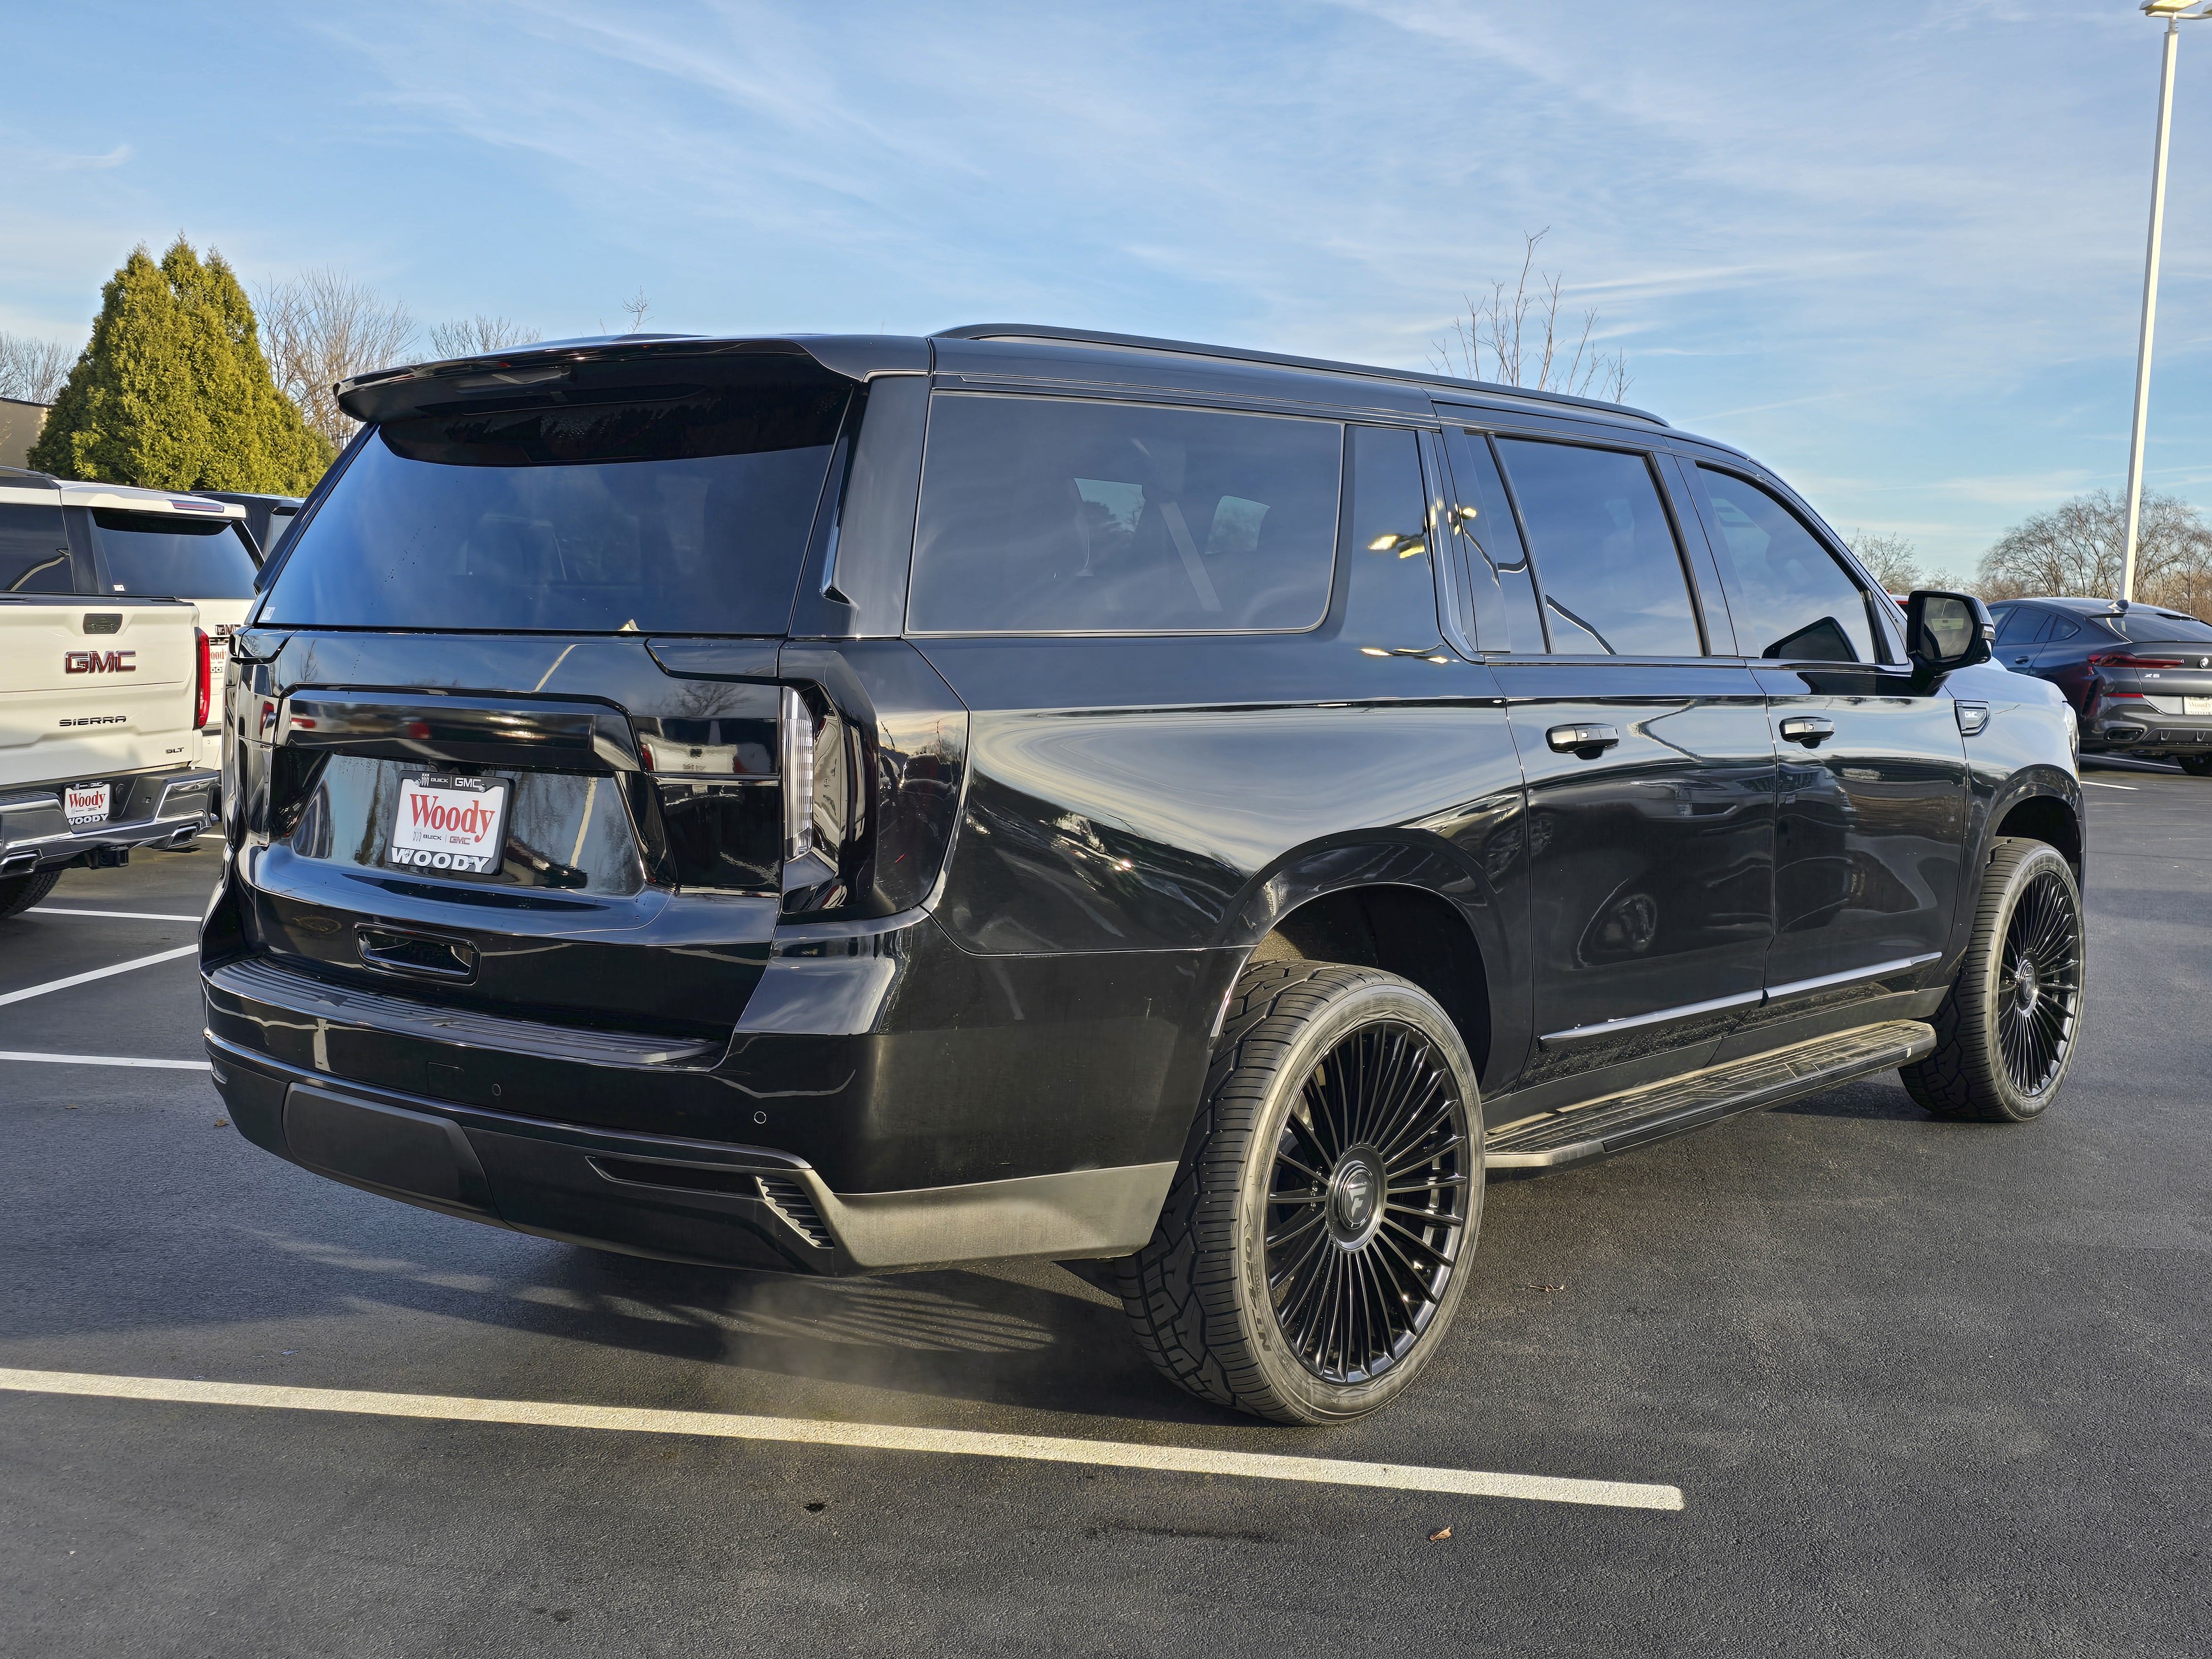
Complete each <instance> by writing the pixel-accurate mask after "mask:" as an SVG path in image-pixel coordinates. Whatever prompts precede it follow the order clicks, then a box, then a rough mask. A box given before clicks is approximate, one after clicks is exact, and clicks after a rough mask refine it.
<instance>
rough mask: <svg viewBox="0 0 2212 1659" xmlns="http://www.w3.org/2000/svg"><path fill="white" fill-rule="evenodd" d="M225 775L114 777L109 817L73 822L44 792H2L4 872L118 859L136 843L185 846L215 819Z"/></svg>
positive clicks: (0, 862)
mask: <svg viewBox="0 0 2212 1659" xmlns="http://www.w3.org/2000/svg"><path fill="white" fill-rule="evenodd" d="M221 800H222V774H221V773H220V772H216V771H212V770H208V769H198V768H195V769H191V770H186V771H176V772H152V773H144V774H141V775H137V776H134V777H123V778H118V779H116V780H115V793H114V795H113V796H112V803H113V804H112V807H111V808H110V811H109V817H108V821H107V822H106V823H99V824H89V825H85V826H82V827H74V826H72V825H71V824H70V821H69V819H68V817H67V816H66V815H65V814H64V812H63V811H62V804H61V797H60V796H59V795H58V794H57V793H51V792H49V791H47V790H44V789H31V790H22V791H16V792H12V793H6V794H4V795H0V875H8V876H17V875H24V874H27V873H29V872H33V871H36V870H49V869H52V868H54V867H56V866H62V865H70V864H95V865H97V864H106V863H119V862H121V861H122V858H121V856H120V855H127V854H129V852H130V851H131V848H138V847H155V846H161V845H181V844H182V843H183V842H188V841H190V840H191V838H192V837H193V836H197V835H198V834H199V833H200V832H201V831H203V830H204V829H208V828H209V827H210V826H211V825H212V824H213V823H215V821H216V811H217V810H218V806H219V803H220V802H221Z"/></svg>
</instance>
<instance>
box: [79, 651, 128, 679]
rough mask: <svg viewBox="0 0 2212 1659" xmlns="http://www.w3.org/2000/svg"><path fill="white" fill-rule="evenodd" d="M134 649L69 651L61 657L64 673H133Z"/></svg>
mask: <svg viewBox="0 0 2212 1659" xmlns="http://www.w3.org/2000/svg"><path fill="white" fill-rule="evenodd" d="M137 654H138V653H137V652H136V651H71V652H69V653H66V654H65V655H64V657H63V658H62V672H64V674H135V673H137V671H138V665H137V663H135V662H133V661H131V658H133V657H135V656H137Z"/></svg>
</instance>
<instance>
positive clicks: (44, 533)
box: [0, 501, 76, 593]
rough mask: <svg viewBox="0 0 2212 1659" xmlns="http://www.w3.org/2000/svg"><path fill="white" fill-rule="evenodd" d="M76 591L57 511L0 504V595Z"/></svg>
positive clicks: (26, 504) (23, 504)
mask: <svg viewBox="0 0 2212 1659" xmlns="http://www.w3.org/2000/svg"><path fill="white" fill-rule="evenodd" d="M73 592H76V574H75V573H74V572H73V571H72V570H71V569H70V553H69V532H68V531H67V530H65V529H64V527H63V526H62V510H61V508H60V507H58V506H55V507H44V506H39V505H35V504H33V503H30V502H26V501H0V593H73Z"/></svg>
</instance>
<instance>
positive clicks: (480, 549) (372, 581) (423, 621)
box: [262, 357, 851, 634]
mask: <svg viewBox="0 0 2212 1659" xmlns="http://www.w3.org/2000/svg"><path fill="white" fill-rule="evenodd" d="M608 371H614V372H625V373H627V374H628V375H629V380H626V381H625V382H623V383H619V384H612V385H594V384H590V383H588V382H586V383H584V384H580V385H578V386H575V387H574V389H573V390H569V391H566V392H562V393H560V394H556V395H560V396H564V397H568V398H574V399H576V400H577V401H574V402H570V403H565V404H559V405H557V406H552V407H548V406H546V405H545V404H543V403H534V404H532V405H530V406H527V407H521V408H510V409H507V410H473V409H472V410H468V411H467V412H465V413H453V414H438V415H425V416H416V417H413V418H410V419H405V420H398V421H392V422H386V424H384V425H382V426H380V427H379V428H377V429H376V430H375V431H374V433H372V434H371V435H369V437H368V440H367V441H365V442H364V443H363V444H362V446H361V447H360V448H359V449H357V450H356V452H355V453H354V456H353V459H351V461H350V462H349V463H348V465H347V466H346V470H345V472H344V474H343V476H342V477H340V478H339V479H338V480H337V483H335V484H333V485H332V486H331V491H330V493H329V495H326V496H325V498H324V500H323V502H322V504H321V506H320V507H319V508H318V509H317V510H316V513H315V515H314V517H313V519H312V520H310V521H309V522H308V523H307V525H306V526H303V527H301V529H299V530H297V531H295V532H292V533H291V534H289V536H288V537H287V538H286V544H287V546H288V548H289V554H288V556H287V557H286V558H285V560H284V562H283V567H282V568H280V569H279V570H278V572H277V574H276V580H275V581H274V584H273V585H272V587H271V590H270V596H269V600H268V604H267V605H266V607H265V609H264V612H263V616H262V620H263V621H264V622H265V623H270V624H272V625H275V626H278V627H284V626H300V625H306V626H314V625H317V624H320V625H323V626H326V627H355V628H421V629H499V630H522V631H559V632H571V631H573V632H578V633H599V632H621V631H625V630H637V631H641V632H646V633H655V632H658V633H675V634H781V633H782V632H783V631H784V629H785V627H786V626H787V623H789V621H790V618H791V601H792V594H793V591H794V590H795V589H796V587H797V586H798V582H799V567H800V565H801V564H802V563H803V562H804V561H805V555H806V545H807V539H808V537H809V534H810V532H811V529H812V526H813V523H814V513H815V507H816V504H817V501H819V500H820V498H821V495H822V489H823V481H824V480H825V479H826V477H828V474H829V459H830V455H831V453H832V450H833V447H834V446H835V444H836V437H837V431H838V426H839V422H841V421H842V418H843V415H844V410H845V406H846V404H847V401H848V398H849V396H850V391H851V385H850V382H848V381H846V380H842V379H841V378H839V377H837V376H836V375H832V374H829V373H828V372H827V371H824V370H819V369H815V368H812V366H811V364H805V363H802V362H795V361H794V360H793V359H789V358H781V357H779V358H770V359H765V360H763V359H754V360H751V361H750V362H711V363H707V364H701V363H699V362H696V361H693V360H681V359H679V360H677V361H675V362H667V363H663V364H659V365H656V366H655V368H654V371H653V372H654V373H656V374H659V377H660V379H659V380H658V381H653V382H647V383H644V384H640V383H638V380H637V376H638V374H639V373H640V371H639V370H638V369H637V368H635V366H633V365H608V366H605V369H603V370H602V371H601V372H602V373H605V372H608Z"/></svg>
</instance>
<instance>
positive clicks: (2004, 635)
mask: <svg viewBox="0 0 2212 1659" xmlns="http://www.w3.org/2000/svg"><path fill="white" fill-rule="evenodd" d="M2050 622H2051V613H2050V612H2049V611H2038V610H2037V609H2036V608H2035V607H2034V606H2033V605H2015V606H2013V607H2012V609H2011V610H2009V611H2006V612H2005V614H2004V617H2003V619H2002V621H2001V622H2000V623H1999V624H1998V626H1997V643H1998V644H1999V645H2033V644H2034V643H2035V642H2036V641H2038V640H2039V639H2041V638H2042V637H2043V634H2044V629H2045V628H2046V627H2047V626H2049V624H2050Z"/></svg>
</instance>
